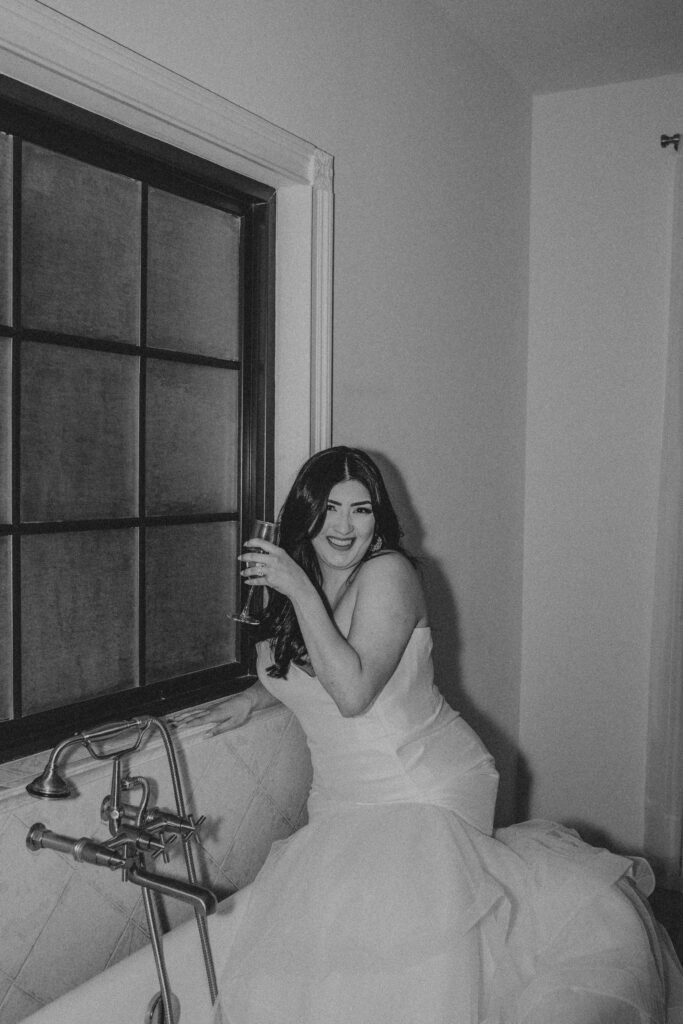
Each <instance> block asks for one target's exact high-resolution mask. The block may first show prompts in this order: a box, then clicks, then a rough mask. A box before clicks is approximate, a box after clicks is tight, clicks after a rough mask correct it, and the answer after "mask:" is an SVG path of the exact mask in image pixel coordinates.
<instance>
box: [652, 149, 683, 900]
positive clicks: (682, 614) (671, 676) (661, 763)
mask: <svg viewBox="0 0 683 1024" xmlns="http://www.w3.org/2000/svg"><path fill="white" fill-rule="evenodd" d="M682 157H683V154H681V156H679V158H678V159H677V160H676V165H677V166H676V180H675V196H674V214H673V216H674V221H673V252H672V263H671V307H670V320H669V352H668V364H667V379H666V397H665V406H664V434H663V439H662V463H661V478H660V494H659V519H658V533H657V563H656V576H655V595H654V617H653V628H652V650H651V659H650V666H651V667H650V711H649V732H648V750H647V776H646V788H645V845H646V852H647V854H648V856H649V858H650V860H651V861H652V863H653V866H654V867H655V869H656V871H657V875H658V880H659V882H660V884H663V885H665V886H666V885H670V886H672V887H675V888H682V887H683V877H682V872H681V866H682V865H681V844H682V841H683V158H682Z"/></svg>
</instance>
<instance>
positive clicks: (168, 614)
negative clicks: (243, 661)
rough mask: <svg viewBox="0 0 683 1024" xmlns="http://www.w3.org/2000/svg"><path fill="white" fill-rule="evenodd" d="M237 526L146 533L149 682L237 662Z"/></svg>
mask: <svg viewBox="0 0 683 1024" xmlns="http://www.w3.org/2000/svg"><path fill="white" fill-rule="evenodd" d="M238 529H239V527H238V524H237V523H202V524H200V525H191V526H159V527H155V528H153V529H150V530H148V531H147V576H146V582H147V679H148V681H149V682H155V681H156V680H158V679H164V678H172V677H173V676H178V675H183V674H185V673H187V672H196V671H199V670H200V669H205V668H211V667H213V666H216V665H224V664H226V663H229V662H234V661H236V660H237V656H236V653H235V625H234V623H233V622H232V620H231V619H230V617H229V616H230V613H231V612H232V611H234V609H235V607H236V604H237V598H236V592H237V583H236V580H237V570H238V563H237V561H236V558H237V544H238Z"/></svg>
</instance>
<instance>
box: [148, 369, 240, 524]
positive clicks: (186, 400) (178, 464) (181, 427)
mask: <svg viewBox="0 0 683 1024" xmlns="http://www.w3.org/2000/svg"><path fill="white" fill-rule="evenodd" d="M238 383H239V381H238V373H237V371H236V370H224V369H216V368H214V367H207V366H193V365H190V364H183V363H170V362H169V363H167V362H165V361H163V360H158V359H150V360H149V362H148V363H147V449H146V460H147V461H146V475H147V512H148V513H149V515H161V514H181V513H199V512H230V511H234V510H235V508H236V507H237V495H238V441H239V395H238Z"/></svg>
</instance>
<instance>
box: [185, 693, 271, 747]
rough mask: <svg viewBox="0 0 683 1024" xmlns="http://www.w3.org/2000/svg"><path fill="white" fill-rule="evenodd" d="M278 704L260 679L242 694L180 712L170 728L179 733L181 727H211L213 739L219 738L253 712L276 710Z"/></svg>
mask: <svg viewBox="0 0 683 1024" xmlns="http://www.w3.org/2000/svg"><path fill="white" fill-rule="evenodd" d="M279 703H280V702H279V700H278V699H277V697H273V695H272V694H271V693H270V692H269V691H268V690H267V689H266V688H265V686H264V685H263V683H261V682H260V681H259V680H258V679H257V680H256V682H255V683H253V684H252V685H251V686H250V687H248V688H247V689H246V690H242V691H241V693H233V694H230V696H228V697H221V698H220V700H217V701H212V702H211V703H210V704H204V705H202V706H201V707H197V708H191V709H190V710H189V711H180V712H178V713H177V714H175V715H173V716H172V718H171V725H172V726H173V727H174V728H176V729H177V728H178V726H181V725H189V726H194V725H206V726H208V725H212V726H213V728H212V729H211V731H210V735H211V736H218V735H219V733H222V732H227V731H228V730H229V729H236V728H237V727H238V726H240V725H243V724H244V723H245V722H246V720H247V719H248V718H249V717H250V716H251V715H252V714H253V712H254V711H261V710H263V709H264V708H269V707H274V706H275V705H277V704H279Z"/></svg>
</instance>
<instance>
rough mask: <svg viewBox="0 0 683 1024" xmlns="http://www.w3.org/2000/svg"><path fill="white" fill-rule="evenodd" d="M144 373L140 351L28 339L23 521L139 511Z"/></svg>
mask: <svg viewBox="0 0 683 1024" xmlns="http://www.w3.org/2000/svg"><path fill="white" fill-rule="evenodd" d="M138 375H139V364H138V360H137V358H136V357H134V356H123V355H118V354H113V353H110V352H95V351H91V350H88V349H78V348H70V347H68V346H61V345H59V346H57V345H42V344H38V343H35V344H34V343H30V342H25V343H24V345H23V348H22V373H21V452H22V466H21V514H22V519H23V520H24V522H35V521H36V520H49V521H56V520H61V519H90V518H92V519H96V518H110V517H112V516H133V515H137V486H138V462H137V432H138V389H139V380H138Z"/></svg>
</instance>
